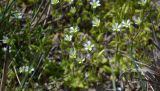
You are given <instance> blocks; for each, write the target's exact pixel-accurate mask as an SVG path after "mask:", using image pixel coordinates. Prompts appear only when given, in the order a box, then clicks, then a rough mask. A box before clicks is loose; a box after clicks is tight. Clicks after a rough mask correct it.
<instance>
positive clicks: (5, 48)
mask: <svg viewBox="0 0 160 91" xmlns="http://www.w3.org/2000/svg"><path fill="white" fill-rule="evenodd" d="M2 50H3V51H4V52H6V51H7V47H3V48H2ZM8 50H9V53H11V47H10V46H9V48H8Z"/></svg>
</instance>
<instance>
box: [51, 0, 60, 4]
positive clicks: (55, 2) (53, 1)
mask: <svg viewBox="0 0 160 91" xmlns="http://www.w3.org/2000/svg"><path fill="white" fill-rule="evenodd" d="M57 3H59V0H51V4H57Z"/></svg>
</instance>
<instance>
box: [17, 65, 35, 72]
mask: <svg viewBox="0 0 160 91" xmlns="http://www.w3.org/2000/svg"><path fill="white" fill-rule="evenodd" d="M32 71H34V68H30V67H29V66H22V67H20V68H19V72H20V73H22V72H29V73H31V72H32Z"/></svg>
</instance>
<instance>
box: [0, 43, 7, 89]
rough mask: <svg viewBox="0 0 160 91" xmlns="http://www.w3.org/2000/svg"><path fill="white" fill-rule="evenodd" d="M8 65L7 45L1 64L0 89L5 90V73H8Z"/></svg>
mask: <svg viewBox="0 0 160 91" xmlns="http://www.w3.org/2000/svg"><path fill="white" fill-rule="evenodd" d="M8 66H9V46H7V51H5V60H4V64H3V71H2V80H1V86H0V90H1V91H5V85H6V83H7V78H8V76H7V73H8Z"/></svg>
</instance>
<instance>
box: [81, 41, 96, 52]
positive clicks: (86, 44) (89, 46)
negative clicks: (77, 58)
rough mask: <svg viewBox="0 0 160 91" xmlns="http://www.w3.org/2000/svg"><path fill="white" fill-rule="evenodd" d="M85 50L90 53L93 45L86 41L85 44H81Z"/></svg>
mask: <svg viewBox="0 0 160 91" xmlns="http://www.w3.org/2000/svg"><path fill="white" fill-rule="evenodd" d="M83 46H84V49H85V50H87V51H88V50H89V51H92V48H93V47H94V44H92V43H91V41H86V43H84V44H83Z"/></svg>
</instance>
